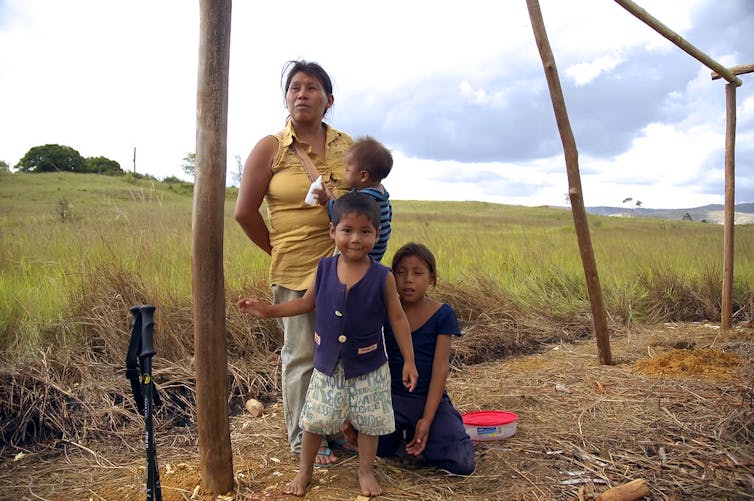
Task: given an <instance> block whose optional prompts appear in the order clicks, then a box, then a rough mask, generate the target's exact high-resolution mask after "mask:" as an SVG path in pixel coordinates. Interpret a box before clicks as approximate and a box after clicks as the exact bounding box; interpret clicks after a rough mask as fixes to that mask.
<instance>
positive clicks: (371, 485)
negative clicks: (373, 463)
mask: <svg viewBox="0 0 754 501" xmlns="http://www.w3.org/2000/svg"><path fill="white" fill-rule="evenodd" d="M359 486H361V494H362V495H364V496H379V495H380V494H382V487H380V484H379V483H378V482H377V477H375V476H374V470H373V469H372V468H369V470H366V471H365V470H362V469H359Z"/></svg>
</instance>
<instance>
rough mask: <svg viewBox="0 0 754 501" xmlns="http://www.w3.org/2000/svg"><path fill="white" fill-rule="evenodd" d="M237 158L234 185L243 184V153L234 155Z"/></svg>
mask: <svg viewBox="0 0 754 501" xmlns="http://www.w3.org/2000/svg"><path fill="white" fill-rule="evenodd" d="M233 158H235V159H236V170H235V171H234V172H233V185H234V186H241V177H242V176H243V164H242V163H241V155H238V154H236V155H233Z"/></svg>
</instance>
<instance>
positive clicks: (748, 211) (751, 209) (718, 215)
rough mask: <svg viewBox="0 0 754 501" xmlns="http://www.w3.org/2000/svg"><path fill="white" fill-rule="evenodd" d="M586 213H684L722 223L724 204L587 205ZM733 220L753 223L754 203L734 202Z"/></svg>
mask: <svg viewBox="0 0 754 501" xmlns="http://www.w3.org/2000/svg"><path fill="white" fill-rule="evenodd" d="M586 211H587V213H589V214H594V215H597V216H613V217H654V218H659V219H674V220H682V219H684V217H686V214H688V215H689V217H691V220H692V221H705V222H708V223H716V224H722V223H723V221H724V217H725V206H724V205H721V204H710V205H703V206H701V207H693V208H689V209H646V208H644V207H635V208H627V207H606V206H597V207H587V208H586ZM734 212H735V214H734V220H735V223H736V224H754V203H752V202H747V203H741V204H736V206H735V211H734Z"/></svg>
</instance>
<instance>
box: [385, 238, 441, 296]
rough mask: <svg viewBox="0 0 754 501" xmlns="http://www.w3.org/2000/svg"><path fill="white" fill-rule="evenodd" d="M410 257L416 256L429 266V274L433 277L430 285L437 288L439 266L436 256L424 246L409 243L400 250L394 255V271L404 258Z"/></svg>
mask: <svg viewBox="0 0 754 501" xmlns="http://www.w3.org/2000/svg"><path fill="white" fill-rule="evenodd" d="M410 256H416V257H417V258H419V259H421V260H422V261H424V262H425V263H426V264H427V268H429V273H430V274H431V275H432V280H431V281H430V283H431V284H432V287H435V286H436V285H437V264H435V256H434V254H432V251H431V250H429V249H427V246H426V245H424V244H417V243H415V242H409V243H407V244H405V245H404V246H403V247H401V248H400V249H398V250H397V251H396V252H395V254H394V255H393V266H392V269H393V271H395V269H396V268H397V267H398V265H399V264H400V262H401V260H402V259H403V258H406V257H410Z"/></svg>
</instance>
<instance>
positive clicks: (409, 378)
mask: <svg viewBox="0 0 754 501" xmlns="http://www.w3.org/2000/svg"><path fill="white" fill-rule="evenodd" d="M418 380H419V373H418V372H417V371H416V365H414V364H409V363H408V362H404V363H403V386H405V387H406V388H407V389H408V391H414V388H416V382H417V381H418Z"/></svg>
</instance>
